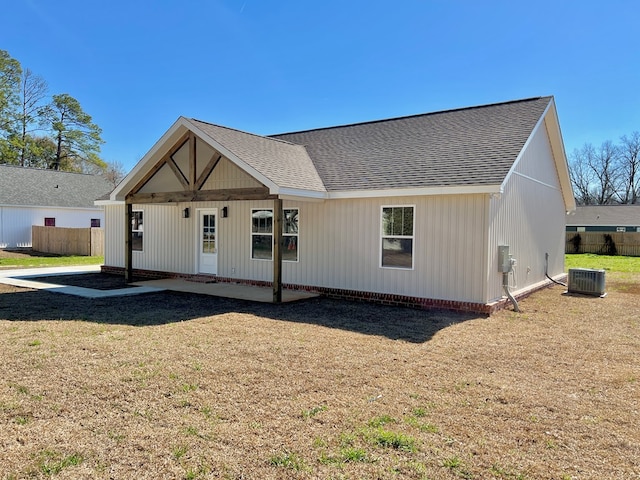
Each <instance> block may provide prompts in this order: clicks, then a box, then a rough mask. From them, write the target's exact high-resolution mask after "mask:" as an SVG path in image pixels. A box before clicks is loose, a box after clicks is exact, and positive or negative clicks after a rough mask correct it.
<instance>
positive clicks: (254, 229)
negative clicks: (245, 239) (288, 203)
mask: <svg viewBox="0 0 640 480" xmlns="http://www.w3.org/2000/svg"><path fill="white" fill-rule="evenodd" d="M251 258H253V259H256V260H271V259H272V258H273V209H271V208H253V209H251Z"/></svg>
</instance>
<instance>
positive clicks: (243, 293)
mask: <svg viewBox="0 0 640 480" xmlns="http://www.w3.org/2000/svg"><path fill="white" fill-rule="evenodd" d="M134 285H141V286H153V287H159V288H164V289H165V290H173V291H177V292H187V293H198V294H201V295H213V296H216V297H225V298H235V299H237V300H250V301H253V302H262V303H272V302H273V289H272V288H271V287H256V286H253V285H242V284H237V283H198V282H189V281H187V280H181V279H174V278H167V279H161V280H146V281H142V282H136V283H134ZM318 296H319V295H318V294H316V293H311V292H305V291H301V290H283V291H282V301H283V302H295V301H297V300H303V299H306V298H314V297H318Z"/></svg>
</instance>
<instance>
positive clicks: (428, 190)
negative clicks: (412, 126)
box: [327, 185, 502, 199]
mask: <svg viewBox="0 0 640 480" xmlns="http://www.w3.org/2000/svg"><path fill="white" fill-rule="evenodd" d="M501 193H502V186H501V185H454V186H436V187H417V188H393V189H380V190H341V191H331V192H328V193H327V198H329V199H347V198H380V197H413V196H434V195H478V194H481V195H499V194H501Z"/></svg>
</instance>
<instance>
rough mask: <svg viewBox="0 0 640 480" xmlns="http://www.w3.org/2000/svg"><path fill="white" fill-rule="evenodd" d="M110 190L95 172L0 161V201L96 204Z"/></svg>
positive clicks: (31, 203)
mask: <svg viewBox="0 0 640 480" xmlns="http://www.w3.org/2000/svg"><path fill="white" fill-rule="evenodd" d="M111 190H113V186H112V185H111V184H110V183H109V182H108V181H107V180H105V179H104V178H103V177H100V176H97V175H86V174H82V173H71V172H60V171H56V170H40V169H35V168H22V167H18V166H14V165H0V205H16V206H42V207H44V206H52V207H76V208H77V207H79V208H95V206H94V204H93V201H94V200H95V199H97V198H98V197H100V196H102V195H104V194H105V193H108V192H110V191H111Z"/></svg>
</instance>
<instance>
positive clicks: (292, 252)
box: [282, 208, 299, 262]
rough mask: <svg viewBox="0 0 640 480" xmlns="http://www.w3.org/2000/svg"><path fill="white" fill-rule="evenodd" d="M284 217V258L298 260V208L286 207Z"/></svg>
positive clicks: (287, 260)
mask: <svg viewBox="0 0 640 480" xmlns="http://www.w3.org/2000/svg"><path fill="white" fill-rule="evenodd" d="M282 213H283V218H282V240H283V242H282V243H283V249H282V260H283V261H285V262H297V261H298V216H299V215H298V209H297V208H285V209H284V210H283V212H282Z"/></svg>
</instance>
